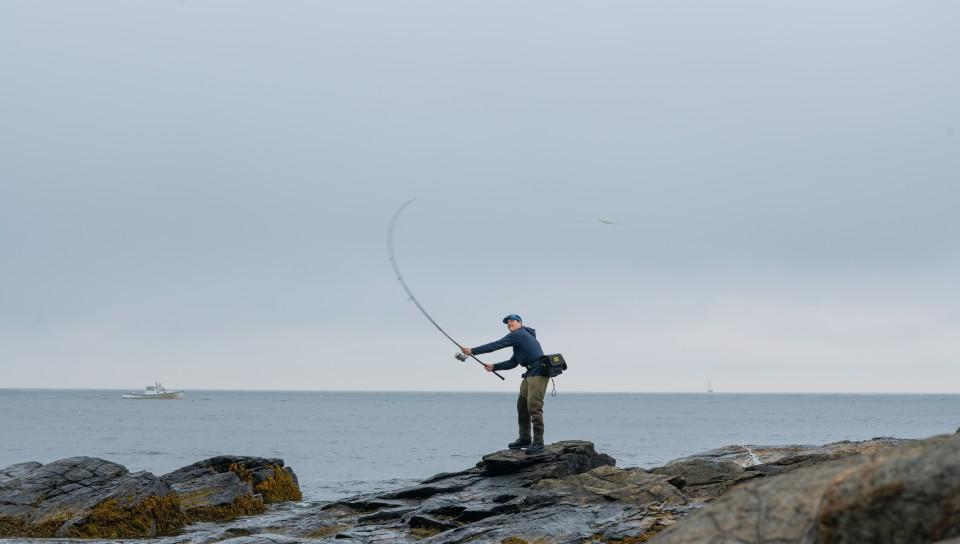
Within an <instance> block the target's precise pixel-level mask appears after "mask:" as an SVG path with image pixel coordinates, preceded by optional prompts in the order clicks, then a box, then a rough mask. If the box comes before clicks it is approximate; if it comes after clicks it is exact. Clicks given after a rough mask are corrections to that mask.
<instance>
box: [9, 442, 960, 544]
mask: <svg viewBox="0 0 960 544" xmlns="http://www.w3.org/2000/svg"><path fill="white" fill-rule="evenodd" d="M75 486H76V487H75ZM298 494H299V489H298V487H297V486H296V477H295V475H294V474H293V472H292V471H291V470H290V469H289V468H287V467H284V466H283V462H282V461H281V460H279V459H259V458H249V457H218V458H213V459H208V460H205V461H201V462H199V463H195V464H194V465H190V466H188V467H184V468H181V469H179V470H177V471H174V472H172V473H170V474H167V475H164V476H161V477H156V476H153V475H151V474H149V473H142V472H141V473H136V474H130V473H128V472H126V469H124V468H123V467H121V466H120V465H116V464H113V463H110V462H108V461H103V460H99V459H90V458H72V459H65V460H62V461H57V462H55V463H50V464H49V465H42V466H41V465H39V464H36V463H25V464H21V465H14V466H12V467H7V468H6V469H3V470H0V534H3V535H6V536H13V535H19V536H37V537H45V536H60V537H68V538H78V537H93V538H101V539H102V538H108V537H113V540H110V541H111V542H117V541H119V540H116V538H118V537H129V536H137V537H154V538H150V539H149V542H153V543H162V544H180V543H187V542H191V543H197V544H201V543H203V544H206V543H214V542H224V543H229V544H297V543H315V542H328V543H332V542H335V541H336V542H342V543H356V544H360V543H363V544H372V543H378V544H379V543H404V542H421V543H423V544H452V543H461V542H496V543H502V544H523V543H531V544H532V543H600V542H611V543H622V544H633V543H636V542H647V541H652V542H655V543H665V544H673V543H691V542H710V543H726V542H730V543H734V542H737V543H748V542H749V543H761V542H763V543H767V542H782V543H788V542H798V543H799V542H811V543H812V542H823V543H827V542H881V543H884V542H889V543H902V542H954V543H960V539H957V540H950V539H956V537H958V535H960V435H949V436H939V437H933V438H930V439H926V440H917V441H913V440H899V439H895V438H875V439H872V440H867V441H863V442H838V443H833V444H826V445H823V446H796V445H794V446H727V447H724V448H720V449H717V450H712V451H708V452H704V453H701V454H698V455H693V456H690V457H686V458H682V459H677V460H674V461H671V462H670V463H667V464H666V465H664V466H662V467H656V468H653V469H642V468H618V467H616V466H615V461H614V459H613V458H611V457H609V456H608V455H605V454H603V453H599V452H597V451H595V449H594V446H593V444H591V443H590V442H582V441H564V442H557V443H554V444H550V445H549V446H548V447H547V448H546V451H545V452H544V453H543V454H541V455H537V456H532V457H529V456H526V455H525V454H524V453H523V452H517V451H510V450H504V451H498V452H495V453H491V454H489V455H486V456H484V457H483V458H482V459H481V460H480V461H479V462H478V463H477V465H476V466H474V467H471V468H468V469H466V470H463V471H461V472H455V473H443V474H437V475H435V476H432V477H430V478H427V479H425V480H423V481H422V482H421V483H419V484H417V485H413V486H409V487H404V488H400V489H394V490H391V491H388V492H382V493H373V494H366V495H360V496H355V497H351V498H349V499H346V500H341V501H337V502H333V503H323V504H319V503H303V502H289V501H298V500H299V498H298V497H297V495H298ZM271 502H273V503H276V504H273V505H271V506H269V507H267V506H265V504H269V503H271ZM65 512H69V515H67V514H65ZM238 516H239V517H238ZM204 520H207V521H204ZM129 530H132V531H133V532H134V533H132V534H123V533H122V531H129ZM108 531H114V532H113V533H111V534H107V532H108ZM164 534H167V535H170V536H165V537H164V536H160V537H157V536H158V535H164ZM38 542H44V540H42V539H41V540H39V541H38ZM61 542H62V540H61ZM139 542H143V541H142V540H140V541H139Z"/></svg>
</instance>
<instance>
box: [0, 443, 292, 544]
mask: <svg viewBox="0 0 960 544" xmlns="http://www.w3.org/2000/svg"><path fill="white" fill-rule="evenodd" d="M290 496H293V497H295V498H296V499H299V498H300V489H299V486H298V485H297V481H296V475H295V474H294V473H293V471H292V470H290V469H289V468H286V467H284V466H283V460H281V459H263V458H259V457H226V456H225V457H215V458H211V459H207V460H205V461H200V462H198V463H194V464H193V465H189V466H187V467H183V468H181V469H178V470H176V471H174V472H172V473H170V474H167V475H165V476H163V477H157V476H155V475H153V474H151V473H149V472H136V473H130V472H129V471H128V470H127V469H126V468H125V467H123V466H122V465H119V464H117V463H112V462H110V461H106V460H104V459H97V458H92V457H71V458H69V459H62V460H59V461H55V462H53V463H50V464H47V465H42V464H40V463H33V462H31V463H19V464H16V465H12V466H9V467H6V468H3V469H0V537H11V536H17V537H39V538H45V537H66V538H147V537H156V536H162V535H172V534H175V533H177V532H178V531H180V530H181V529H182V528H184V527H185V526H186V525H187V524H189V523H193V522H197V521H228V520H233V519H236V518H237V517H239V516H244V515H250V514H259V513H262V512H264V510H265V508H264V502H276V501H278V500H285V497H290ZM268 498H269V499H270V501H267V499H268ZM221 540H222V539H221Z"/></svg>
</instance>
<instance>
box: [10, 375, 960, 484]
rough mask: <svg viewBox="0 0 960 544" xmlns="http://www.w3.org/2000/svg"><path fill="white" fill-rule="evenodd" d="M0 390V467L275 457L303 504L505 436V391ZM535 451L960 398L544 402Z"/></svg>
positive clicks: (630, 454)
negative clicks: (542, 443)
mask: <svg viewBox="0 0 960 544" xmlns="http://www.w3.org/2000/svg"><path fill="white" fill-rule="evenodd" d="M121 393H123V392H122V391H90V390H10V389H7V390H3V389H0V468H2V467H5V466H8V465H11V464H13V463H19V462H23V461H39V462H42V463H48V462H50V461H54V460H56V459H61V458H64V457H71V456H75V455H88V456H96V457H103V458H105V459H109V460H111V461H115V462H118V463H121V464H123V465H125V466H126V467H127V468H129V469H130V470H133V471H136V470H148V471H150V472H153V473H155V474H163V473H165V472H169V471H171V470H173V469H176V468H179V467H181V466H183V465H187V464H190V463H193V462H195V461H199V460H201V459H204V458H206V457H210V456H213V455H221V454H236V455H258V456H264V457H281V458H283V459H284V460H285V461H286V464H287V465H288V466H291V467H293V469H294V470H295V471H296V473H297V475H298V477H299V479H300V483H301V486H302V488H303V490H304V495H305V499H306V500H313V501H327V500H334V499H337V498H342V497H345V496H349V495H353V494H356V493H362V492H368V491H374V490H382V489H389V488H394V487H398V486H401V485H404V484H407V483H411V482H413V481H416V480H420V479H423V478H426V477H427V476H430V475H433V474H435V473H438V472H446V471H455V470H462V469H465V468H469V467H471V466H473V465H474V464H475V463H476V462H477V461H478V460H480V457H481V456H483V455H484V454H486V453H489V452H492V451H495V450H498V449H502V448H503V447H505V445H506V443H507V442H509V441H510V440H512V439H514V438H515V437H516V432H517V431H516V408H515V399H516V397H515V395H514V394H506V393H386V392H282V391H269V392H268V391H188V392H187V394H186V398H185V399H184V400H179V401H133V400H121V398H120V394H121ZM545 414H546V428H547V436H546V439H547V442H552V441H556V440H564V439H580V440H590V441H592V442H594V444H595V445H596V447H597V449H598V450H599V451H602V452H604V453H608V454H610V455H612V456H613V457H614V458H616V459H617V465H618V466H641V467H652V466H657V465H660V464H663V463H665V462H667V461H669V460H671V459H675V458H678V457H682V456H685V455H689V454H692V453H697V452H700V451H704V450H708V449H712V448H716V447H720V446H723V445H728V444H741V443H745V444H754V445H765V444H822V443H827V442H833V441H838V440H864V439H869V438H872V437H877V436H895V437H900V438H923V437H927V436H932V435H935V434H943V433H952V432H954V431H955V430H956V429H957V426H958V425H960V395H796V394H790V395H781V394H769V395H767V394H723V393H713V394H707V393H704V394H575V393H563V392H561V394H560V395H558V396H556V397H549V396H548V397H547V400H546V406H545Z"/></svg>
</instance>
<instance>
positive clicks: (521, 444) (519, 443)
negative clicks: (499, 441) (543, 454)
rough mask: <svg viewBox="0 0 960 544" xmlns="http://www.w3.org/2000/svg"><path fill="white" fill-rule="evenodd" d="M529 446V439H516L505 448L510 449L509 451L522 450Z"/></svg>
mask: <svg viewBox="0 0 960 544" xmlns="http://www.w3.org/2000/svg"><path fill="white" fill-rule="evenodd" d="M529 445H530V439H529V438H518V439H516V440H514V441H513V442H511V443H509V444H507V447H508V448H510V449H511V450H522V449H523V448H526V447H527V446H529Z"/></svg>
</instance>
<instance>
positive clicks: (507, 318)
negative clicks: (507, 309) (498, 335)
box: [503, 314, 523, 325]
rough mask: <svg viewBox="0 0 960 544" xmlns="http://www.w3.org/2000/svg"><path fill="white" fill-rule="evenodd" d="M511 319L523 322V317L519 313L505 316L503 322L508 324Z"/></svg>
mask: <svg viewBox="0 0 960 544" xmlns="http://www.w3.org/2000/svg"><path fill="white" fill-rule="evenodd" d="M511 319H512V320H514V321H520V322H523V319H520V316H519V315H517V314H510V315H508V316H507V317H504V318H503V324H504V325H506V324H507V321H510V320H511Z"/></svg>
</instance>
